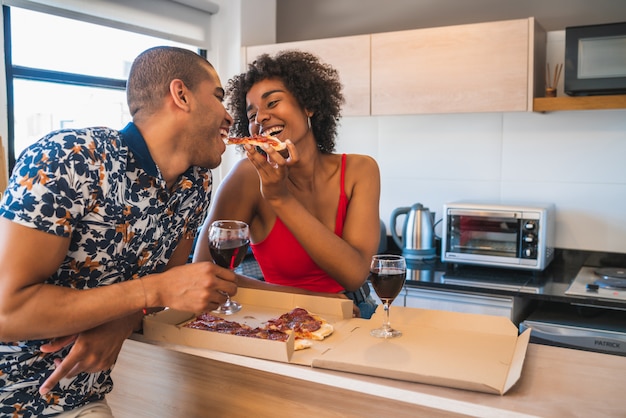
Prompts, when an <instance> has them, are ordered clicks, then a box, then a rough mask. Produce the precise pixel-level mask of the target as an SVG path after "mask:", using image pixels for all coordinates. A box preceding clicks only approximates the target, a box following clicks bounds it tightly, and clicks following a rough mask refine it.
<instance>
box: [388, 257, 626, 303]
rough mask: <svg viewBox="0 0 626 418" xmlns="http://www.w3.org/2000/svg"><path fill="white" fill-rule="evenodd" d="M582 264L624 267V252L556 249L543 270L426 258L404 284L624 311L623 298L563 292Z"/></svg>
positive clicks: (411, 270)
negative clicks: (483, 265) (477, 264)
mask: <svg viewBox="0 0 626 418" xmlns="http://www.w3.org/2000/svg"><path fill="white" fill-rule="evenodd" d="M396 251H397V250H396ZM391 252H394V250H391ZM398 253H399V252H398ZM582 266H593V267H624V266H626V254H621V253H601V252H591V251H582V250H564V249H557V250H556V252H555V258H554V260H553V261H552V263H550V265H549V266H548V267H547V268H546V269H545V270H544V271H542V272H531V271H522V270H514V269H502V268H489V267H477V266H469V265H453V264H445V263H441V262H440V261H439V260H438V259H434V260H425V261H422V262H414V263H410V264H409V266H408V269H409V271H408V274H407V281H406V286H407V287H416V288H428V289H440V290H451V291H461V292H477V293H481V294H493V295H505V296H520V297H523V298H525V299H530V300H532V301H538V302H557V303H564V304H580V305H585V306H592V307H598V308H610V309H622V310H626V300H623V301H622V300H606V299H598V298H594V297H593V295H590V296H589V297H582V296H573V295H568V294H566V293H565V291H566V290H567V289H568V287H569V285H570V283H571V281H572V280H573V279H574V278H575V277H576V275H577V274H578V271H579V270H580V268H581V267H582Z"/></svg>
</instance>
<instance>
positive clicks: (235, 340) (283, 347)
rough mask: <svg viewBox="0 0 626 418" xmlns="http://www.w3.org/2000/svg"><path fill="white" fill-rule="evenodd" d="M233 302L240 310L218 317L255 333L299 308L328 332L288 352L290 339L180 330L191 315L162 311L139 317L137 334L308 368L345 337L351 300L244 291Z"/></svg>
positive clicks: (243, 289)
mask: <svg viewBox="0 0 626 418" xmlns="http://www.w3.org/2000/svg"><path fill="white" fill-rule="evenodd" d="M233 299H235V300H236V301H237V302H239V303H240V304H241V305H242V309H241V310H240V311H239V312H237V313H235V314H233V315H227V316H224V318H225V319H226V320H229V321H236V322H239V323H242V324H246V325H249V326H251V327H253V328H255V327H257V326H260V325H263V324H264V323H265V322H266V321H267V320H269V319H271V318H276V317H278V316H280V315H282V314H284V313H286V312H289V311H291V310H292V309H293V308H296V307H301V308H305V309H307V310H308V311H309V312H312V313H316V314H318V315H320V316H322V317H323V318H324V319H326V320H327V321H328V322H329V323H331V324H332V325H333V327H334V332H333V334H332V335H330V336H328V337H327V338H326V339H325V340H324V341H315V342H314V344H313V347H311V348H307V349H305V350H299V351H295V352H294V338H293V335H292V336H290V338H289V340H288V341H287V342H281V341H270V340H261V339H257V338H250V337H241V336H236V335H228V334H220V333H216V332H209V331H203V330H197V329H192V328H186V327H184V326H183V325H184V324H186V323H187V322H189V321H191V320H193V319H194V318H195V317H196V315H195V314H194V313H191V312H184V311H178V310H175V309H166V310H164V311H161V312H158V313H156V314H152V315H148V316H146V317H145V318H144V321H143V334H144V336H145V337H146V338H148V339H150V340H154V341H162V342H167V343H173V344H181V345H186V346H189V347H196V348H207V349H211V350H216V351H222V352H226V353H232V354H239V355H243V356H249V357H256V358H262V359H266V360H274V361H282V362H290V363H295V364H304V365H311V362H312V359H313V358H314V357H316V356H318V355H320V354H321V353H322V352H323V351H325V350H327V349H328V348H329V347H330V345H331V344H334V343H337V342H339V341H340V340H341V339H343V338H347V337H349V336H350V335H351V332H349V331H348V330H347V328H346V329H344V327H345V325H347V324H346V323H345V320H346V319H349V318H352V301H351V300H348V299H339V298H334V297H319V296H308V295H297V294H292V293H283V292H270V291H264V290H256V289H246V288H240V289H238V291H237V295H236V296H235V297H234V298H233Z"/></svg>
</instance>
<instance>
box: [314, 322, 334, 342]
mask: <svg viewBox="0 0 626 418" xmlns="http://www.w3.org/2000/svg"><path fill="white" fill-rule="evenodd" d="M334 330H335V328H334V327H333V326H332V325H331V324H329V323H328V322H326V321H323V322H322V325H320V329H318V330H317V331H313V332H312V333H311V338H312V339H314V340H317V341H322V340H323V339H324V338H326V337H328V336H329V335H330V334H332V333H333V331H334Z"/></svg>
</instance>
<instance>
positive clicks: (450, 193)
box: [337, 110, 626, 253]
mask: <svg viewBox="0 0 626 418" xmlns="http://www.w3.org/2000/svg"><path fill="white" fill-rule="evenodd" d="M337 151H338V152H348V153H362V154H368V155H371V156H372V157H374V158H375V159H376V160H377V161H378V164H379V166H380V171H381V179H382V191H381V203H380V216H381V218H382V219H383V221H384V222H385V223H386V225H387V228H389V217H390V215H391V211H392V210H393V209H394V208H396V207H400V206H410V205H412V204H413V203H417V202H420V203H423V204H424V205H425V206H427V207H428V208H429V209H430V210H431V211H435V212H436V215H437V219H440V217H441V215H442V209H443V204H444V203H446V202H448V201H453V200H462V199H488V200H493V199H495V200H513V201H515V200H517V201H525V202H552V203H554V204H555V206H556V247H558V248H569V249H581V250H593V251H609V252H620V253H626V110H602V111H568V112H552V113H546V114H542V113H532V112H516V113H472V114H452V115H449V114H446V115H414V116H385V117H346V118H343V119H342V121H341V126H340V129H339V136H338V141H337ZM399 232H400V231H399ZM439 233H440V227H438V228H437V234H439Z"/></svg>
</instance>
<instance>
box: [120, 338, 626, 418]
mask: <svg viewBox="0 0 626 418" xmlns="http://www.w3.org/2000/svg"><path fill="white" fill-rule="evenodd" d="M113 379H114V383H115V386H114V389H113V392H112V393H110V394H109V395H108V396H107V399H108V402H109V405H110V406H111V408H112V409H113V411H114V413H115V416H116V417H117V418H127V417H128V418H130V417H132V418H142V417H146V418H148V417H149V418H159V417H167V418H170V417H186V418H191V417H254V418H261V417H273V418H277V417H290V418H291V417H313V416H314V417H389V416H393V417H416V416H424V417H452V416H478V417H497V418H503V417H529V416H541V417H594V418H598V417H626V357H620V356H615V355H608V354H600V353H591V352H585V351H580V350H571V349H565V348H557V347H550V346H544V345H538V344H530V345H529V347H528V351H527V354H526V360H525V362H524V368H523V370H522V376H521V378H520V380H519V381H518V382H517V384H516V385H515V386H514V387H513V388H512V389H511V390H510V391H509V392H507V393H506V394H505V395H503V396H498V395H491V394H486V393H479V392H471V391H464V390H458V389H452V388H445V387H438V386H432V385H425V384H419V383H411V382H403V381H397V380H392V379H384V378H378V377H370V376H362V375H357V374H351V373H343V372H335V371H329V370H322V369H314V368H310V367H306V366H299V365H293V364H286V363H280V362H273V361H268V360H261V359H255V358H250V357H243V356H238V355H232V354H227V353H220V352H216V351H211V350H203V349H195V348H191V347H184V346H177V345H170V344H162V343H153V342H149V341H145V340H143V337H142V336H140V335H134V336H133V337H132V338H131V339H129V340H128V341H126V343H125V344H124V347H123V349H122V351H121V353H120V356H119V359H118V362H117V364H116V366H115V369H114V371H113Z"/></svg>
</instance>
